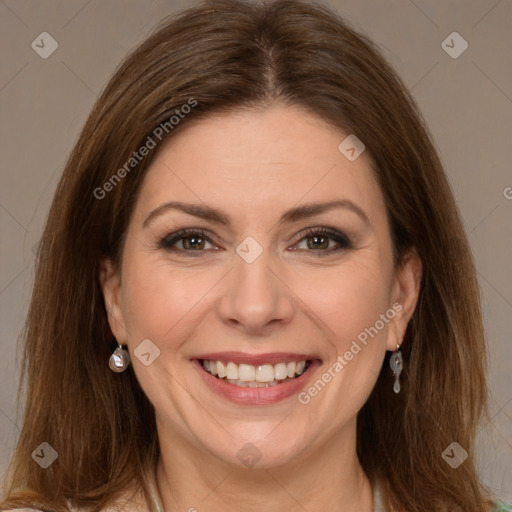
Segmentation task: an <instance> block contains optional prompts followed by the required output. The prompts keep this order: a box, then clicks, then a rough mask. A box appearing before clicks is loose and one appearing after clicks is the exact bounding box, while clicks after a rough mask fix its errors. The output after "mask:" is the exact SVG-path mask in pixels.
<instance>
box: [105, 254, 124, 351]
mask: <svg viewBox="0 0 512 512" xmlns="http://www.w3.org/2000/svg"><path fill="white" fill-rule="evenodd" d="M99 279H100V286H101V290H102V293H103V299H104V301H105V307H106V309H107V317H108V323H109V325H110V330H111V331H112V334H113V335H114V336H115V338H116V340H117V342H118V343H119V344H121V345H126V341H127V339H128V332H127V330H126V323H125V319H124V314H123V308H122V302H121V276H120V275H119V273H118V272H117V269H116V268H115V267H114V264H113V263H112V261H111V260H110V258H104V259H102V260H101V263H100V275H99Z"/></svg>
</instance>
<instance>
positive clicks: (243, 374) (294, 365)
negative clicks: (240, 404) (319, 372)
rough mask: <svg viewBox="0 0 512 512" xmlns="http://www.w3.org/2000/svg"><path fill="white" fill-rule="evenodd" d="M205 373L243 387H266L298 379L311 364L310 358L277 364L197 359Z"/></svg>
mask: <svg viewBox="0 0 512 512" xmlns="http://www.w3.org/2000/svg"><path fill="white" fill-rule="evenodd" d="M198 361H199V363H200V365H201V367H202V368H203V370H204V371H205V372H206V373H209V374H210V375H212V376H213V377H215V378H216V379H218V380H224V381H226V382H228V383H229V384H233V385H235V386H239V387H244V388H268V387H272V386H278V385H280V384H284V383H286V382H290V381H292V380H295V379H298V378H299V377H300V376H301V375H303V374H304V373H306V372H307V371H308V369H309V367H310V366H311V363H312V361H311V360H305V361H288V362H281V363H277V364H273V365H272V364H262V365H251V364H236V363H233V362H232V361H228V362H225V361H215V360H206V359H199V360H198Z"/></svg>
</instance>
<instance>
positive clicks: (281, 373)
mask: <svg viewBox="0 0 512 512" xmlns="http://www.w3.org/2000/svg"><path fill="white" fill-rule="evenodd" d="M274 375H275V378H276V380H284V379H286V377H288V370H287V366H286V363H277V364H276V365H275V366H274Z"/></svg>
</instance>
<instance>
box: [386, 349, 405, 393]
mask: <svg viewBox="0 0 512 512" xmlns="http://www.w3.org/2000/svg"><path fill="white" fill-rule="evenodd" d="M389 366H391V369H392V370H393V375H394V376H395V383H394V384H393V391H394V392H395V393H400V381H399V379H400V374H401V373H402V370H403V368H404V360H403V359H402V352H400V345H397V346H396V352H393V354H392V355H391V357H390V358H389Z"/></svg>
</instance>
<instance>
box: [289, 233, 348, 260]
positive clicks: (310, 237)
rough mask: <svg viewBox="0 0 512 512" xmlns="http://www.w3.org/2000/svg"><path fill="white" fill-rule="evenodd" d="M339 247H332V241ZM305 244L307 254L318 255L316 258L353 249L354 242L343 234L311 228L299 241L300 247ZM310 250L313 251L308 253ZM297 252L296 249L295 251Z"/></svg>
mask: <svg viewBox="0 0 512 512" xmlns="http://www.w3.org/2000/svg"><path fill="white" fill-rule="evenodd" d="M333 240H334V241H335V242H336V243H337V244H338V245H337V246H334V247H331V245H332V243H331V242H332V241H333ZM304 242H305V245H306V249H301V250H306V251H307V252H312V253H316V254H315V256H327V255H329V254H332V253H334V252H338V251H342V250H347V249H352V247H353V246H352V242H351V241H350V239H349V238H348V237H347V236H346V235H345V234H343V233H341V232H339V231H336V230H333V229H330V228H325V227H319V228H311V229H308V230H307V231H306V232H305V233H303V236H302V238H301V239H300V240H299V244H297V245H300V244H302V243H304ZM308 249H311V250H309V251H308ZM294 250H295V249H294Z"/></svg>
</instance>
